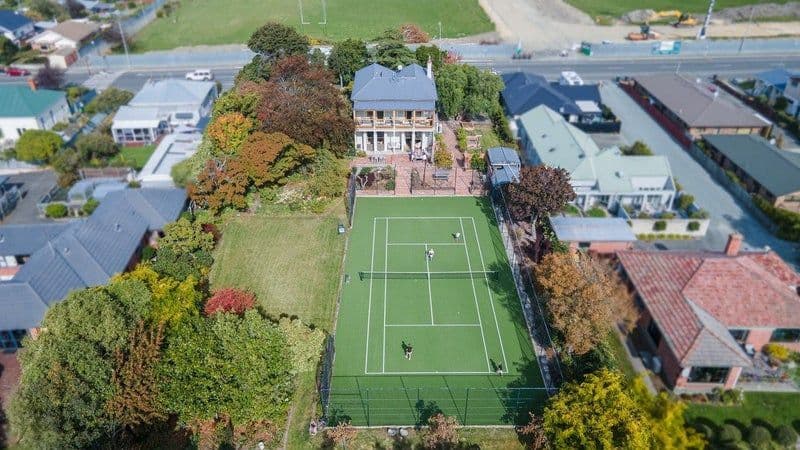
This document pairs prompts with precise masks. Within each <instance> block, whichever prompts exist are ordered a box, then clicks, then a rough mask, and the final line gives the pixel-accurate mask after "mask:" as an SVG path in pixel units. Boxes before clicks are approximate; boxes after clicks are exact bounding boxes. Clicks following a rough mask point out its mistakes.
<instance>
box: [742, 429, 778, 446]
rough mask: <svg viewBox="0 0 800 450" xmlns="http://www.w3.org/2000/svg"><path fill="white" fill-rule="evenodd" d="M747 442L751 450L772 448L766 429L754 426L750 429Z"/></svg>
mask: <svg viewBox="0 0 800 450" xmlns="http://www.w3.org/2000/svg"><path fill="white" fill-rule="evenodd" d="M747 442H748V443H749V444H750V447H751V448H752V449H753V450H767V449H769V448H770V447H772V435H771V434H770V432H769V430H768V429H766V428H764V427H762V426H758V425H756V426H753V427H750V430H749V432H748V433H747Z"/></svg>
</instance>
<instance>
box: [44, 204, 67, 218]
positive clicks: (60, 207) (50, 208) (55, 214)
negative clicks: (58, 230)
mask: <svg viewBox="0 0 800 450" xmlns="http://www.w3.org/2000/svg"><path fill="white" fill-rule="evenodd" d="M68 212H69V210H67V205H65V204H63V203H50V204H49V205H47V206H46V207H45V208H44V215H45V216H47V217H50V218H53V219H60V218H62V217H67V213H68Z"/></svg>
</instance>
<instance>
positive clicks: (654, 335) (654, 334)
mask: <svg viewBox="0 0 800 450" xmlns="http://www.w3.org/2000/svg"><path fill="white" fill-rule="evenodd" d="M647 334H649V335H650V338H651V339H652V340H653V342H654V343H655V344H656V347H658V344H660V343H661V330H659V329H658V325H656V321H655V320H650V323H649V324H647Z"/></svg>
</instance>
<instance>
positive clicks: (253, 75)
mask: <svg viewBox="0 0 800 450" xmlns="http://www.w3.org/2000/svg"><path fill="white" fill-rule="evenodd" d="M271 73H272V60H271V59H269V58H267V57H265V56H261V55H255V56H253V59H251V60H250V62H249V63H247V64H245V65H244V67H242V69H241V70H239V73H237V74H236V79H235V84H239V83H240V82H242V81H252V82H254V83H257V82H259V81H264V80H268V79H269V76H270V74H271Z"/></svg>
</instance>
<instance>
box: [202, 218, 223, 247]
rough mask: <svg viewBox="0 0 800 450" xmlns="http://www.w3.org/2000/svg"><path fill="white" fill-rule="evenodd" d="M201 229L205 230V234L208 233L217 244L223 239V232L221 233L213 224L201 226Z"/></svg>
mask: <svg viewBox="0 0 800 450" xmlns="http://www.w3.org/2000/svg"><path fill="white" fill-rule="evenodd" d="M200 229H201V230H203V233H208V234H210V235H211V236H213V237H214V243H215V244H216V243H217V242H219V240H220V239H221V238H222V232H221V231H219V228H218V227H217V226H216V225H214V224H213V223H204V224H202V225H200Z"/></svg>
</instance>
